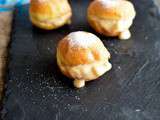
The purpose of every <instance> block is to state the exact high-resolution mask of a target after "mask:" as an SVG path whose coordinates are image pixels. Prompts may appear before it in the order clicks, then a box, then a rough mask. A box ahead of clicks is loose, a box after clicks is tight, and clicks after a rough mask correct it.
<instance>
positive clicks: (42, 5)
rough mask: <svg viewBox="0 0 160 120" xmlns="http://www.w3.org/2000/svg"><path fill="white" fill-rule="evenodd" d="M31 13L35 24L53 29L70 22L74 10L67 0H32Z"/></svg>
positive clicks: (31, 18)
mask: <svg viewBox="0 0 160 120" xmlns="http://www.w3.org/2000/svg"><path fill="white" fill-rule="evenodd" d="M29 14H30V20H31V22H32V23H33V24H34V25H35V26H37V27H39V28H42V29H46V30H51V29H56V28H59V27H61V26H63V25H65V24H69V23H70V22H71V20H70V19H71V16H72V11H71V7H70V5H69V3H68V1H67V0H31V3H30V9H29Z"/></svg>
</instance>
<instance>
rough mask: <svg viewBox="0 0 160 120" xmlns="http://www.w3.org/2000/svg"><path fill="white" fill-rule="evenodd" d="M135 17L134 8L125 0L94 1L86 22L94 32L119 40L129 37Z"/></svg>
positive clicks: (89, 8) (90, 6)
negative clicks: (115, 37)
mask: <svg viewBox="0 0 160 120" xmlns="http://www.w3.org/2000/svg"><path fill="white" fill-rule="evenodd" d="M135 16H136V12H135V9H134V6H133V4H132V3H131V2H129V1H127V0H94V1H93V2H91V4H90V5H89V7H88V12H87V17H88V22H89V24H90V25H91V27H92V28H94V29H95V31H97V32H98V33H100V34H103V35H105V36H118V37H119V38H120V39H128V38H130V37H131V34H130V31H129V28H130V26H131V25H132V23H133V19H134V18H135ZM123 32H124V33H123Z"/></svg>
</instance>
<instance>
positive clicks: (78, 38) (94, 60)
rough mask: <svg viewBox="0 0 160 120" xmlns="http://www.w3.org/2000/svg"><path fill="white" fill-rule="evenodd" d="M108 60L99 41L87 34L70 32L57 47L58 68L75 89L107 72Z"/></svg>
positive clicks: (109, 65)
mask: <svg viewBox="0 0 160 120" xmlns="http://www.w3.org/2000/svg"><path fill="white" fill-rule="evenodd" d="M109 58H110V53H109V52H108V50H107V49H106V48H105V46H104V45H103V43H102V42H101V40H100V39H99V38H98V37H97V36H95V35H94V34H92V33H88V32H83V31H78V32H72V33H70V34H69V35H67V36H66V37H65V38H63V39H62V40H61V41H60V42H59V44H58V47H57V63H58V66H59V68H60V70H61V71H62V73H63V74H64V75H66V76H68V77H70V78H73V79H74V81H73V83H74V86H75V87H77V88H81V87H83V86H85V82H86V81H90V80H94V79H96V78H98V77H100V76H101V75H103V74H104V73H105V72H107V71H109V70H110V69H111V67H112V65H111V64H110V63H109V61H108V60H109Z"/></svg>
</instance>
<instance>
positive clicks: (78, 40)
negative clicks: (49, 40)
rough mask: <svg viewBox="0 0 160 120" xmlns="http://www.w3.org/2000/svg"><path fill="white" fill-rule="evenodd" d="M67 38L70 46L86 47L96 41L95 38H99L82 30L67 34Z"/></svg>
mask: <svg viewBox="0 0 160 120" xmlns="http://www.w3.org/2000/svg"><path fill="white" fill-rule="evenodd" d="M68 38H69V44H70V46H81V47H88V46H90V45H91V44H94V43H96V42H97V39H99V38H98V37H97V36H95V35H94V34H92V33H88V32H83V31H78V32H72V33H70V34H69V35H68Z"/></svg>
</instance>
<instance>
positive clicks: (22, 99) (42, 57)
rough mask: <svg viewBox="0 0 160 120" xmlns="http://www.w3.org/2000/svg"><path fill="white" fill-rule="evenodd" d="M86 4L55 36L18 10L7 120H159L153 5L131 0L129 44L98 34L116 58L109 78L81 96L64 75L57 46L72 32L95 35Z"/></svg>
mask: <svg viewBox="0 0 160 120" xmlns="http://www.w3.org/2000/svg"><path fill="white" fill-rule="evenodd" d="M88 3H89V1H87V0H77V1H75V0H73V1H72V8H73V14H74V16H73V20H72V22H73V23H72V25H70V26H64V27H62V28H60V29H58V30H53V31H43V30H39V29H37V28H35V27H33V26H32V25H31V23H30V22H29V20H28V13H27V12H28V7H27V6H25V7H22V8H19V9H17V10H16V12H15V19H14V22H13V31H12V42H11V49H10V62H9V66H8V77H7V81H6V92H5V99H4V105H3V110H2V114H1V115H2V118H3V120H160V17H159V14H158V9H157V8H156V7H155V5H154V4H153V1H151V0H133V3H134V5H135V7H136V10H137V17H136V20H135V21H134V24H133V26H132V28H131V32H132V38H131V39H130V40H128V41H119V40H117V39H116V38H107V37H102V36H100V35H98V34H97V35H98V36H99V37H100V38H101V39H102V40H103V42H104V44H105V45H106V46H107V47H108V49H109V51H110V53H111V55H112V59H111V63H112V64H113V69H112V70H111V71H110V72H108V73H106V74H105V75H103V76H102V77H101V78H99V80H97V81H93V82H89V83H88V84H87V86H86V87H84V88H82V89H79V90H77V89H74V88H73V86H72V83H71V80H69V79H68V78H66V77H65V76H63V75H62V74H61V73H60V71H59V69H58V67H57V65H56V59H55V53H56V45H57V42H58V41H59V40H60V39H61V38H63V37H64V36H65V35H66V34H68V33H69V32H71V31H77V30H84V31H89V32H93V33H95V32H94V31H93V30H92V29H91V28H90V27H89V25H88V24H87V22H86V18H85V16H86V14H85V13H86V7H87V6H88Z"/></svg>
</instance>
